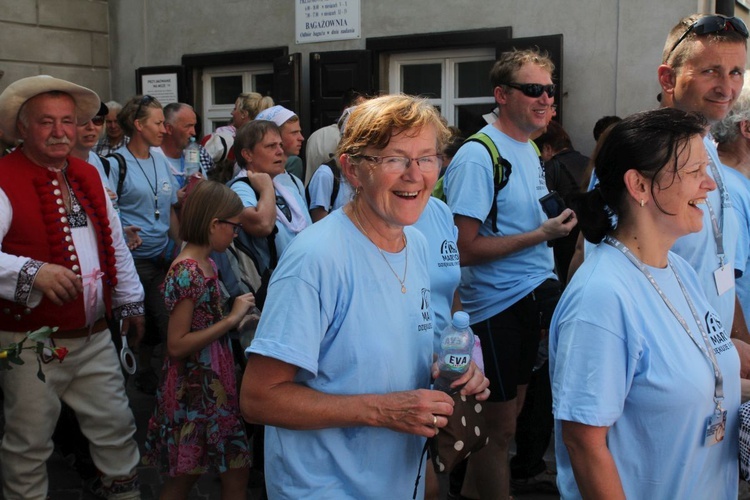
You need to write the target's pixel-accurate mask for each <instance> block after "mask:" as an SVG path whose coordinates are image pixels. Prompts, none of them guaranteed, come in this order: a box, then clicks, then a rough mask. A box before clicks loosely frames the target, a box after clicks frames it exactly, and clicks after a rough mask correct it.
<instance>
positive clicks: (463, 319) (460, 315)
mask: <svg viewBox="0 0 750 500" xmlns="http://www.w3.org/2000/svg"><path fill="white" fill-rule="evenodd" d="M453 327H454V328H456V329H457V330H463V329H464V328H468V327H469V315H468V313H465V312H464V311H456V312H455V313H453Z"/></svg>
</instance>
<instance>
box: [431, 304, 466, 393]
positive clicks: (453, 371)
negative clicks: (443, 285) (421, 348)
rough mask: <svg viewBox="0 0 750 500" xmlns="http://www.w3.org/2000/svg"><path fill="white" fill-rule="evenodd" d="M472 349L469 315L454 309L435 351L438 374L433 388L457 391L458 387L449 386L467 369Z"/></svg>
mask: <svg viewBox="0 0 750 500" xmlns="http://www.w3.org/2000/svg"><path fill="white" fill-rule="evenodd" d="M473 350H474V334H473V333H472V332H471V328H469V315H468V314H466V313H465V312H463V311H456V312H455V313H454V314H453V321H451V324H450V325H448V326H447V328H446V329H445V330H444V331H443V332H442V333H441V334H440V345H439V347H438V352H437V361H438V369H439V370H440V375H438V378H437V380H435V389H438V390H441V391H444V392H447V393H453V392H456V391H458V389H459V388H451V384H452V383H453V381H454V380H456V379H458V378H460V377H461V375H463V374H464V373H466V370H468V369H469V365H470V364H471V353H472V351H473Z"/></svg>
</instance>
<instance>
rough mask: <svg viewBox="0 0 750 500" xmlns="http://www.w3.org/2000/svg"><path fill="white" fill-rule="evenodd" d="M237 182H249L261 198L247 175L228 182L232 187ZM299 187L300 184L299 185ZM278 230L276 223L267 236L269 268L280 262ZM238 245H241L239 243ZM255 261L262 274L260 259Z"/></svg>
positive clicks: (256, 196)
mask: <svg viewBox="0 0 750 500" xmlns="http://www.w3.org/2000/svg"><path fill="white" fill-rule="evenodd" d="M235 182H244V183H245V184H247V185H248V186H250V189H252V190H253V193H255V198H256V199H257V200H260V193H258V191H257V190H256V189H255V188H254V187H253V185H252V184H251V183H250V179H248V178H247V177H238V178H236V179H234V180H232V181H230V182H229V184H228V186H229V187H232V185H233V184H234V183H235ZM296 184H297V183H296V182H295V185H296ZM297 187H298V188H299V186H297ZM278 232H279V228H278V227H276V225H275V224H274V226H273V231H271V234H269V235H268V236H266V243H267V244H268V257H269V263H268V268H269V269H276V264H278V263H279V255H278V252H277V251H276V233H278ZM248 236H249V235H248ZM236 239H237V240H240V238H236ZM237 246H238V247H239V245H237ZM240 250H242V251H243V252H245V253H248V252H247V251H246V250H247V248H241V247H240ZM248 255H250V256H251V257H252V254H250V253H248ZM253 262H254V264H255V266H256V268H257V269H258V272H259V273H260V274H261V275H262V274H263V272H262V270H261V264H260V262H259V261H258V259H256V258H253Z"/></svg>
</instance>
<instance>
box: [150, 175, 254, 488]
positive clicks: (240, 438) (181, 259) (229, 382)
mask: <svg viewBox="0 0 750 500" xmlns="http://www.w3.org/2000/svg"><path fill="white" fill-rule="evenodd" d="M242 209H243V206H242V202H241V201H240V199H239V197H238V196H237V195H236V194H235V193H234V191H232V190H231V189H229V188H228V187H226V186H224V185H223V184H220V183H217V182H212V181H203V182H201V183H199V184H198V185H197V186H196V187H195V189H194V190H193V191H192V192H191V193H190V196H189V197H188V198H187V200H186V201H185V205H184V207H183V210H182V217H181V219H182V224H181V226H180V237H181V238H182V240H183V241H185V242H186V243H187V244H186V245H185V247H184V248H183V250H182V251H181V252H180V254H179V255H178V256H177V258H176V259H175V261H174V262H173V263H172V267H171V268H170V270H169V272H168V273H167V276H166V278H165V280H164V300H165V302H166V305H167V310H168V311H169V312H170V316H169V329H168V335H167V356H166V357H165V361H164V366H163V368H162V384H161V387H160V388H159V390H158V391H157V393H156V408H155V409H154V414H153V416H152V417H151V419H150V420H149V425H148V433H147V436H146V454H145V456H144V459H143V462H144V463H145V464H147V465H156V466H158V467H159V469H160V471H161V473H162V474H165V475H167V476H168V477H167V479H166V480H165V482H164V489H163V490H162V492H161V498H162V499H165V498H187V496H188V493H189V492H190V489H191V488H192V487H193V484H194V483H195V481H196V480H197V479H198V477H199V476H200V475H201V474H204V473H206V472H215V473H218V474H220V477H221V489H222V498H223V499H238V498H245V496H246V488H247V480H248V473H249V472H248V471H249V466H250V454H249V449H248V448H249V447H248V441H247V436H246V434H245V427H244V424H243V422H242V417H241V416H240V411H239V406H238V399H237V398H238V395H237V382H236V379H235V371H234V361H233V357H232V350H231V347H230V343H229V339H228V337H227V335H226V334H227V332H229V331H230V330H232V329H234V328H236V327H237V325H238V324H239V322H240V320H241V319H242V318H244V316H245V315H246V314H247V313H248V311H249V310H250V309H251V308H252V307H254V305H255V299H254V297H253V294H251V293H248V294H245V295H241V296H239V297H237V298H236V299H235V300H234V304H233V306H232V310H231V312H229V314H228V315H226V314H225V312H224V311H223V310H222V306H221V303H222V301H221V295H220V291H219V281H218V277H217V271H216V265H215V264H214V262H213V260H211V259H210V258H209V254H210V253H211V252H212V251H217V252H223V251H224V250H226V249H227V247H228V246H229V244H230V243H231V242H232V240H233V239H234V237H235V236H237V234H239V231H240V230H241V229H242V226H241V224H240V222H239V219H240V213H241V212H242Z"/></svg>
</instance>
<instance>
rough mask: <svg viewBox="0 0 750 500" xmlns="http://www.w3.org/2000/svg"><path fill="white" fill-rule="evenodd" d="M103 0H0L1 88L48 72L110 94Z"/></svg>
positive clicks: (106, 95)
mask: <svg viewBox="0 0 750 500" xmlns="http://www.w3.org/2000/svg"><path fill="white" fill-rule="evenodd" d="M109 68H110V62H109V14H108V6H107V0H0V71H1V72H3V73H4V74H3V76H2V78H0V91H2V90H3V89H5V87H7V86H8V85H9V84H11V83H12V82H14V81H16V80H18V79H19V78H23V77H26V76H33V75H40V74H47V75H52V76H56V77H58V78H64V79H66V80H70V81H72V82H75V83H78V84H80V85H83V86H86V87H89V88H91V89H93V90H95V91H96V92H97V93H99V95H100V96H101V97H102V99H103V100H105V101H106V100H109V94H110V88H111V86H110V69H109Z"/></svg>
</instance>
